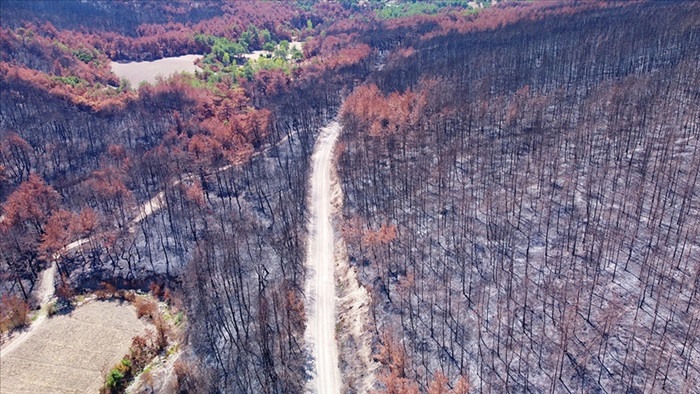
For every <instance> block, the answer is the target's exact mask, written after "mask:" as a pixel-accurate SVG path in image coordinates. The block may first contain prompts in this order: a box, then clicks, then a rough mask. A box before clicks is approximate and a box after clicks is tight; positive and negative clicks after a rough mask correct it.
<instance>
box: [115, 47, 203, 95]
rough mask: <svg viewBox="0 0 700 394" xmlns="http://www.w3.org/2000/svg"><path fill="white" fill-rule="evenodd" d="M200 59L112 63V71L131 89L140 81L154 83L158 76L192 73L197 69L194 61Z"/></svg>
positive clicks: (171, 58)
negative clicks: (126, 82) (127, 82)
mask: <svg viewBox="0 0 700 394" xmlns="http://www.w3.org/2000/svg"><path fill="white" fill-rule="evenodd" d="M200 57H202V56H201V55H183V56H176V57H166V58H163V59H158V60H154V61H152V62H130V63H117V62H112V71H114V73H115V74H117V76H118V77H119V78H125V79H128V80H129V82H130V83H131V87H133V88H138V87H139V84H140V83H141V82H142V81H146V82H148V83H150V84H153V83H155V82H156V78H157V77H158V76H159V75H160V76H162V77H163V78H167V77H169V76H171V75H173V74H175V73H180V72H183V71H187V72H191V73H194V72H195V70H198V69H199V67H197V66H196V65H195V64H194V61H195V60H197V59H198V58H200Z"/></svg>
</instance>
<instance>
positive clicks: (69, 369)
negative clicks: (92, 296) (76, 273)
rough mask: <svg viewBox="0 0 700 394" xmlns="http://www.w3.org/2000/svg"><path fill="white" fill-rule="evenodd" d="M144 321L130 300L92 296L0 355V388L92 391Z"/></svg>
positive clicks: (9, 390) (7, 392)
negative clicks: (138, 315) (109, 299)
mask: <svg viewBox="0 0 700 394" xmlns="http://www.w3.org/2000/svg"><path fill="white" fill-rule="evenodd" d="M147 327H148V324H147V323H145V322H144V321H142V320H140V319H138V318H137V317H136V310H135V308H134V307H133V306H132V305H129V304H127V303H120V302H117V301H110V302H107V301H90V302H87V303H85V304H83V305H81V306H79V307H77V308H76V309H75V310H74V311H73V312H72V313H70V314H67V315H60V316H54V317H52V318H48V319H46V321H45V322H44V323H43V324H42V325H41V326H40V327H38V328H37V329H36V330H35V331H34V333H33V334H32V335H31V337H29V338H28V339H27V340H26V341H24V342H23V343H21V344H20V345H19V346H17V347H16V348H14V349H12V351H11V352H8V353H7V354H4V355H3V357H2V359H1V360H0V392H2V393H3V394H12V393H17V394H20V393H56V392H61V393H88V392H89V393H95V392H97V391H98V390H99V388H100V386H101V385H102V384H103V382H104V376H105V374H106V372H107V371H108V370H109V369H110V368H111V367H112V366H113V365H114V364H116V363H117V362H118V361H119V360H120V359H121V358H122V357H123V356H124V355H125V354H126V353H127V352H128V350H129V346H130V345H131V340H132V338H133V337H134V336H136V335H141V334H143V333H144V332H145V330H146V328H147Z"/></svg>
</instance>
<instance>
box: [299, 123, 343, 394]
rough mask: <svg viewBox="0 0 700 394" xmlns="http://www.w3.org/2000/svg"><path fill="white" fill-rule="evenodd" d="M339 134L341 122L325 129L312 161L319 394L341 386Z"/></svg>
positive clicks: (311, 291)
mask: <svg viewBox="0 0 700 394" xmlns="http://www.w3.org/2000/svg"><path fill="white" fill-rule="evenodd" d="M339 133H340V125H339V124H338V122H332V123H330V124H329V125H328V126H326V127H325V128H324V129H322V130H321V134H320V136H319V138H318V141H317V142H316V147H315V149H314V155H313V158H312V173H311V198H310V199H309V204H310V206H309V211H310V213H311V221H310V223H309V233H310V237H309V238H310V239H309V241H310V242H309V245H308V251H307V257H306V260H307V261H306V264H307V268H308V272H309V277H308V279H307V293H306V294H307V295H308V300H307V306H308V311H309V315H308V316H309V321H308V326H307V328H306V339H307V341H308V343H309V344H310V345H311V346H312V349H313V350H312V355H313V358H314V365H315V366H316V374H315V375H314V376H313V378H312V381H311V387H310V391H311V392H314V393H317V394H339V393H340V387H341V380H340V368H339V367H338V344H337V342H336V338H335V279H334V263H333V229H332V227H331V216H330V215H331V167H332V165H333V147H334V146H335V142H336V140H337V138H338V134H339Z"/></svg>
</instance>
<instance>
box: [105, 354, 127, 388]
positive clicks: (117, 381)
mask: <svg viewBox="0 0 700 394" xmlns="http://www.w3.org/2000/svg"><path fill="white" fill-rule="evenodd" d="M131 373H132V371H131V360H129V359H128V358H123V359H122V360H121V362H120V363H119V364H117V366H115V367H114V368H112V369H111V370H110V371H109V373H108V374H107V379H106V381H105V389H106V390H104V391H106V392H108V393H119V392H122V391H123V390H124V388H125V387H126V383H127V382H128V381H129V378H130V377H131Z"/></svg>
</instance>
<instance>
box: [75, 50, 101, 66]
mask: <svg viewBox="0 0 700 394" xmlns="http://www.w3.org/2000/svg"><path fill="white" fill-rule="evenodd" d="M73 56H75V57H77V58H78V60H80V61H81V62H83V63H85V64H87V63H90V62H91V61H93V60H95V59H96V58H97V56H95V54H94V53H92V52H91V51H89V50H88V49H85V48H79V49H76V50H74V51H73Z"/></svg>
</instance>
